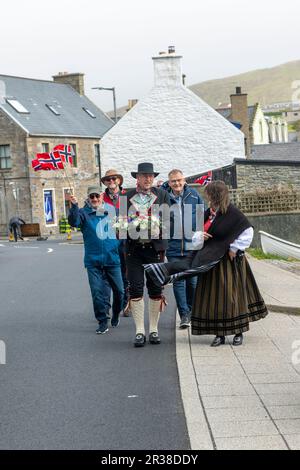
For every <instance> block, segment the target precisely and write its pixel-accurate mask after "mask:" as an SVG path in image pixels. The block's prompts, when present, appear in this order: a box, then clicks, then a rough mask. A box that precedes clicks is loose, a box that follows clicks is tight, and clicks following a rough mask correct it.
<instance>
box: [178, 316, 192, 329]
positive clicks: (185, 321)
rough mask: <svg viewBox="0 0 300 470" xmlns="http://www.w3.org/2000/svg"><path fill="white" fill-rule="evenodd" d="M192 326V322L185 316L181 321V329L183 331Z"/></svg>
mask: <svg viewBox="0 0 300 470" xmlns="http://www.w3.org/2000/svg"><path fill="white" fill-rule="evenodd" d="M190 326H191V320H190V317H189V316H188V315H183V317H181V320H180V325H179V328H180V329H181V330H185V329H186V328H189V327H190Z"/></svg>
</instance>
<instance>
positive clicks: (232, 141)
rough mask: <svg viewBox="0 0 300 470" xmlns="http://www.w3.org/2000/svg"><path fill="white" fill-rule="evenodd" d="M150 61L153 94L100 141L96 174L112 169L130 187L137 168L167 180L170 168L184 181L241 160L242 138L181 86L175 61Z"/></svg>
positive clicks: (237, 131) (178, 65)
mask: <svg viewBox="0 0 300 470" xmlns="http://www.w3.org/2000/svg"><path fill="white" fill-rule="evenodd" d="M156 59H157V60H156V62H155V86H154V88H153V89H152V90H151V91H150V93H149V94H148V96H147V97H146V98H145V99H143V100H141V101H139V102H138V103H137V104H136V105H135V106H134V108H133V109H132V110H130V111H129V112H128V113H127V114H126V115H125V116H124V117H123V118H122V119H121V120H120V121H119V122H118V123H117V124H116V125H115V126H114V127H113V128H112V129H110V130H109V131H108V132H107V134H105V136H104V137H103V138H102V140H101V164H102V172H103V173H104V171H106V170H107V169H108V168H111V167H113V168H116V169H117V170H118V171H120V172H121V173H122V174H123V175H124V177H125V185H133V184H134V181H135V180H133V178H132V177H131V176H130V173H131V171H136V168H137V164H138V163H141V162H153V163H154V165H155V170H156V171H159V172H160V176H159V179H167V175H168V172H169V171H170V170H171V169H172V168H180V169H182V170H183V172H184V173H185V175H186V176H189V175H193V174H196V173H201V172H202V171H206V170H211V169H213V168H218V167H221V166H224V165H228V164H231V163H232V161H233V159H234V158H241V157H244V156H245V149H244V134H243V133H242V132H241V131H239V130H238V129H237V128H235V127H234V126H233V125H232V124H231V123H229V122H228V121H227V120H226V119H224V118H223V116H221V115H220V114H219V113H217V112H216V111H215V110H214V109H212V108H211V107H210V106H209V105H207V104H206V103H205V102H204V101H202V100H201V99H200V98H199V97H197V96H196V95H195V94H194V93H193V92H191V91H190V90H188V89H187V88H186V87H184V86H183V85H182V83H181V68H180V60H179V59H180V57H178V56H176V57H168V58H164V57H162V58H161V57H158V58H156ZM170 59H171V60H170Z"/></svg>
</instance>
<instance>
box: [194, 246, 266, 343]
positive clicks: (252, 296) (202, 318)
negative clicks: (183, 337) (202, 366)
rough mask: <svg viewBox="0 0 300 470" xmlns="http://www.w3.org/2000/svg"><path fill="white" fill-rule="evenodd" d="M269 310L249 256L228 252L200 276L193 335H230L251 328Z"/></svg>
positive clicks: (196, 293)
mask: <svg viewBox="0 0 300 470" xmlns="http://www.w3.org/2000/svg"><path fill="white" fill-rule="evenodd" d="M267 315H268V310H267V308H266V305H265V303H264V300H263V298H262V296H261V294H260V292H259V289H258V287H257V284H256V281H255V279H254V275H253V273H252V271H251V268H250V266H249V263H248V261H247V259H246V256H237V257H236V258H234V260H233V261H231V260H230V258H229V255H228V254H226V255H225V256H224V257H223V258H222V259H221V260H220V262H219V263H218V264H217V265H215V266H214V267H213V268H212V269H211V270H210V271H207V272H205V273H202V274H200V275H199V276H198V283H197V289H196V292H195V297H194V303H193V309H192V318H191V321H192V335H216V336H229V335H236V334H239V333H244V332H245V331H248V330H249V323H250V322H253V321H257V320H260V319H262V318H265V317H266V316H267Z"/></svg>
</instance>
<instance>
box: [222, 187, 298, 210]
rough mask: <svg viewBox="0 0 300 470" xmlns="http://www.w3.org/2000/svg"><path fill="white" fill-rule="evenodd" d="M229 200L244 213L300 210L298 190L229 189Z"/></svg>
mask: <svg viewBox="0 0 300 470" xmlns="http://www.w3.org/2000/svg"><path fill="white" fill-rule="evenodd" d="M230 195H231V201H232V202H233V204H235V205H236V206H237V207H238V208H239V209H241V211H242V212H244V213H246V214H260V213H278V212H297V211H300V191H295V190H279V189H274V190H260V191H255V192H247V191H240V190H238V189H232V190H230Z"/></svg>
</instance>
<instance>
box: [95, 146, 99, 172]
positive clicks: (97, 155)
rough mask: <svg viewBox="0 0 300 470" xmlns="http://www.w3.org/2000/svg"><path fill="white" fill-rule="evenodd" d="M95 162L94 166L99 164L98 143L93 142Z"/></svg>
mask: <svg viewBox="0 0 300 470" xmlns="http://www.w3.org/2000/svg"><path fill="white" fill-rule="evenodd" d="M95 162H96V166H98V167H99V166H100V145H99V144H95Z"/></svg>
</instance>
